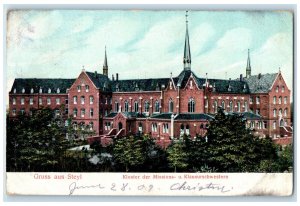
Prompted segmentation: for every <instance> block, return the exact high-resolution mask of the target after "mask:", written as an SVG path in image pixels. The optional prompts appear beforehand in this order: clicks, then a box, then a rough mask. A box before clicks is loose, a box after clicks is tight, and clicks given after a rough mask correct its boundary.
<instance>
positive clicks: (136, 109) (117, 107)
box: [114, 100, 160, 112]
mask: <svg viewBox="0 0 300 206" xmlns="http://www.w3.org/2000/svg"><path fill="white" fill-rule="evenodd" d="M130 107H131V105H129V102H128V101H127V100H125V102H124V112H129V111H130V110H129V108H130ZM140 107H141V106H140V105H139V102H138V101H134V103H133V112H139V108H140ZM150 107H151V106H150V103H149V101H145V102H144V110H143V111H144V112H149V110H150ZM114 111H115V112H119V111H122V107H121V106H120V104H119V102H118V101H115V108H114ZM154 112H160V103H159V101H158V100H156V101H155V103H154Z"/></svg>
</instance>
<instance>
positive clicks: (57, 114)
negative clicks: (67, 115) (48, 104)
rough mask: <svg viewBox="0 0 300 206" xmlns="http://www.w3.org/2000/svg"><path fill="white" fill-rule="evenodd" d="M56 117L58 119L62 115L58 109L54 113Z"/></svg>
mask: <svg viewBox="0 0 300 206" xmlns="http://www.w3.org/2000/svg"><path fill="white" fill-rule="evenodd" d="M54 115H55V117H58V116H59V115H60V111H59V109H56V110H55V111H54Z"/></svg>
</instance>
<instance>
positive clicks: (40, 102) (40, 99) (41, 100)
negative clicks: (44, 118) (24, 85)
mask: <svg viewBox="0 0 300 206" xmlns="http://www.w3.org/2000/svg"><path fill="white" fill-rule="evenodd" d="M42 104H43V99H42V98H41V97H39V105H42Z"/></svg>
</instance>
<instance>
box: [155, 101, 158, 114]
mask: <svg viewBox="0 0 300 206" xmlns="http://www.w3.org/2000/svg"><path fill="white" fill-rule="evenodd" d="M154 112H159V101H158V100H156V101H155V109H154Z"/></svg>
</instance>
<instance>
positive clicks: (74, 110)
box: [73, 108, 78, 117]
mask: <svg viewBox="0 0 300 206" xmlns="http://www.w3.org/2000/svg"><path fill="white" fill-rule="evenodd" d="M77 112H78V110H77V109H76V108H75V109H73V117H77Z"/></svg>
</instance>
